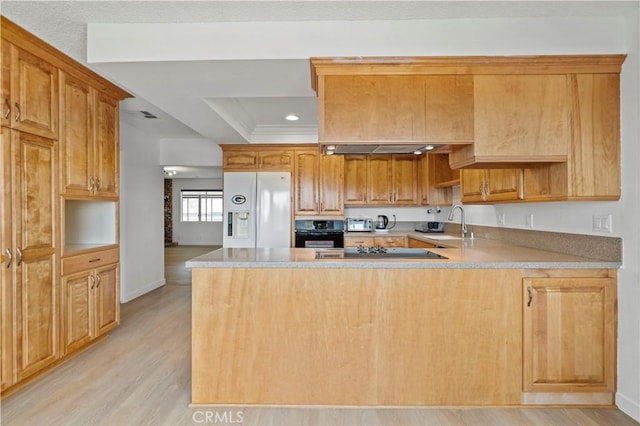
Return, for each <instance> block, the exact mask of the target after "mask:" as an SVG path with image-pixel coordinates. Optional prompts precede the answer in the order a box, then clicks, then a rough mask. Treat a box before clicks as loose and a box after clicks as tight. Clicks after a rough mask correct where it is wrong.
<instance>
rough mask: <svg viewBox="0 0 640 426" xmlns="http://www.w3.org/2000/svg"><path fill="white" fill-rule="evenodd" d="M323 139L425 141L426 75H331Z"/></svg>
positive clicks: (324, 103)
mask: <svg viewBox="0 0 640 426" xmlns="http://www.w3.org/2000/svg"><path fill="white" fill-rule="evenodd" d="M323 90H324V96H322V95H320V102H321V103H320V115H319V117H320V122H319V129H318V139H319V140H320V141H340V142H345V141H424V135H425V83H424V78H423V77H422V76H395V75H327V76H325V77H324V89H323Z"/></svg>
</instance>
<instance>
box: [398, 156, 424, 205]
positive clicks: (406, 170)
mask: <svg viewBox="0 0 640 426" xmlns="http://www.w3.org/2000/svg"><path fill="white" fill-rule="evenodd" d="M393 204H395V205H409V206H415V205H417V204H419V200H418V161H417V158H416V156H415V155H413V154H412V155H406V156H405V155H394V156H393Z"/></svg>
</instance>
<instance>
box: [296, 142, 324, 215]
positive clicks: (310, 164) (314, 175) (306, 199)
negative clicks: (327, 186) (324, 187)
mask: <svg viewBox="0 0 640 426" xmlns="http://www.w3.org/2000/svg"><path fill="white" fill-rule="evenodd" d="M319 155H320V154H319V153H318V152H316V151H296V153H295V214H297V215H305V214H307V215H309V214H310V215H314V214H318V210H319V205H318V198H319V197H318V189H319V188H318V182H319V180H320V176H319V173H320V169H319V168H318V156H319Z"/></svg>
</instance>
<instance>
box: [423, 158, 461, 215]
mask: <svg viewBox="0 0 640 426" xmlns="http://www.w3.org/2000/svg"><path fill="white" fill-rule="evenodd" d="M418 163H419V171H418V174H419V181H420V194H419V195H420V204H422V205H427V206H429V205H432V206H450V205H451V204H453V186H454V185H459V184H460V171H459V170H452V169H451V167H449V156H448V155H446V154H433V153H428V154H424V155H422V156H421V157H420V159H419V160H418Z"/></svg>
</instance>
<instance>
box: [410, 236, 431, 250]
mask: <svg viewBox="0 0 640 426" xmlns="http://www.w3.org/2000/svg"><path fill="white" fill-rule="evenodd" d="M407 247H410V248H435V247H436V245H435V244H431V243H427V242H426V241H421V240H418V239H416V238H411V237H407Z"/></svg>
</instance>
